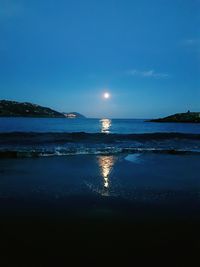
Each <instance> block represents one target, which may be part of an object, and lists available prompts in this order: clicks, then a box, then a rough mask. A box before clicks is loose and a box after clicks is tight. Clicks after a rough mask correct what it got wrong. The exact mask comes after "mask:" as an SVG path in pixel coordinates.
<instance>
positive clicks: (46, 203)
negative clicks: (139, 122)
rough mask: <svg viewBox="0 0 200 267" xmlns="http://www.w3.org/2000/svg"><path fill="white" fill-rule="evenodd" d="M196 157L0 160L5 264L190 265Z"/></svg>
mask: <svg viewBox="0 0 200 267" xmlns="http://www.w3.org/2000/svg"><path fill="white" fill-rule="evenodd" d="M199 160H200V156H199V155H196V154H195V155H193V154H191V155H171V154H165V153H164V154H154V153H133V154H127V153H125V154H123V153H121V154H119V155H116V154H114V155H112V154H109V155H68V156H48V157H37V158H4V159H1V160H0V170H1V180H0V188H1V189H0V200H1V202H0V203H1V204H0V212H1V222H0V224H1V227H0V229H1V231H0V234H1V241H0V248H1V261H2V262H3V263H4V265H2V266H68V264H69V265H70V266H73V265H75V264H80V265H81V263H82V262H83V261H84V262H87V263H88V265H93V266H97V265H102V264H103V265H107V264H110V265H115V264H117V263H121V264H122V265H126V264H127V263H129V264H130V263H133V264H131V265H134V264H138V262H139V263H142V262H152V261H153V262H154V263H155V264H156V263H159V262H160V263H161V265H162V266H165V264H166V266H167V265H168V264H170V262H171V260H172V258H173V264H172V262H171V264H172V266H183V264H192V263H194V262H195V260H196V259H197V257H198V251H199V247H200V244H199V233H200V232H199V222H200V215H199V206H200V205H199V204H200V203H199V202H200V201H199V200H200V199H199V189H200V181H199V170H200V167H199ZM194 170H195V171H194Z"/></svg>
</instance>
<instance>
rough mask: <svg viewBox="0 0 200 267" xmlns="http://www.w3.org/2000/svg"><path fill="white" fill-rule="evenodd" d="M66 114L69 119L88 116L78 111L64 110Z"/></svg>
mask: <svg viewBox="0 0 200 267" xmlns="http://www.w3.org/2000/svg"><path fill="white" fill-rule="evenodd" d="M63 114H64V116H65V117H66V118H68V119H84V118H86V117H85V116H83V115H82V114H80V113H78V112H63Z"/></svg>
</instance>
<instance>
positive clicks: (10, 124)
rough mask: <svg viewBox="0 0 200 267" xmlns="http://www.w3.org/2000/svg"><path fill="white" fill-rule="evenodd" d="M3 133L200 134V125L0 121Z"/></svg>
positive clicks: (32, 119)
mask: <svg viewBox="0 0 200 267" xmlns="http://www.w3.org/2000/svg"><path fill="white" fill-rule="evenodd" d="M0 132H86V133H99V132H104V133H120V134H127V133H155V132H179V133H194V134H195V133H196V134H200V124H195V123H188V124H186V123H155V122H146V121H145V120H140V119H46V118H0Z"/></svg>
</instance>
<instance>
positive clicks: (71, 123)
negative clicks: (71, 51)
mask: <svg viewBox="0 0 200 267" xmlns="http://www.w3.org/2000/svg"><path fill="white" fill-rule="evenodd" d="M0 136H1V139H0V153H1V155H2V156H3V155H4V156H5V153H7V155H9V153H10V155H15V156H29V157H30V156H50V155H60V156H62V155H72V154H119V153H124V152H127V153H136V152H144V151H145V152H148V151H149V152H159V153H160V152H162V153H164V152H166V153H169V152H171V153H172V152H173V153H187V152H188V153H200V142H199V141H200V124H195V123H194V124H193V123H188V124H186V123H156V122H148V121H147V120H141V119H108V118H103V119H52V118H51V119H46V118H0Z"/></svg>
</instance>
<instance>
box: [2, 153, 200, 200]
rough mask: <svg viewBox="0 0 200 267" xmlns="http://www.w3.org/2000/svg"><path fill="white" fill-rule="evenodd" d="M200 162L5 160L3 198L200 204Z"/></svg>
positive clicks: (149, 157)
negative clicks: (78, 198) (87, 198)
mask: <svg viewBox="0 0 200 267" xmlns="http://www.w3.org/2000/svg"><path fill="white" fill-rule="evenodd" d="M199 161H200V156H196V155H195V156H193V155H186V156H177V155H155V154H135V155H134V157H133V155H126V154H125V155H123V154H122V155H120V156H115V155H109V156H108V155H100V156H90V155H84V156H81V155H79V156H78V155H76V156H67V157H62V158H60V157H51V158H38V159H17V160H16V159H2V160H0V170H1V179H0V198H8V199H9V198H22V197H23V198H25V199H26V198H27V199H31V198H33V199H35V198H36V199H37V198H38V199H40V198H42V199H46V200H47V199H62V198H65V197H69V196H86V197H87V196H92V197H94V198H96V201H99V199H101V198H102V197H108V198H110V199H111V200H112V199H113V198H114V199H124V200H127V201H130V202H133V203H134V202H144V203H148V202H150V203H151V202H159V204H161V203H162V202H174V203H176V202H179V201H183V200H184V201H185V200H187V199H189V200H190V201H193V202H196V203H197V202H198V201H199V196H200V178H199V172H200V165H199ZM193 170H195V172H194V171H193ZM113 201H115V200H113Z"/></svg>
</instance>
